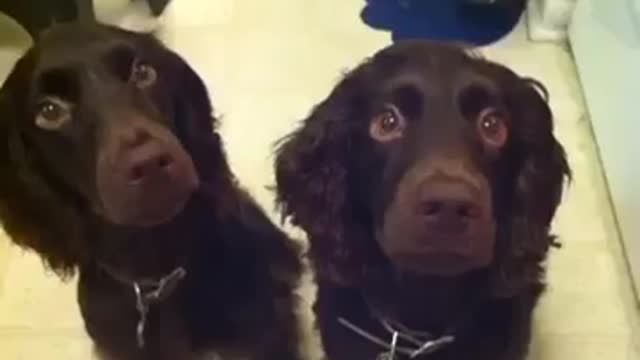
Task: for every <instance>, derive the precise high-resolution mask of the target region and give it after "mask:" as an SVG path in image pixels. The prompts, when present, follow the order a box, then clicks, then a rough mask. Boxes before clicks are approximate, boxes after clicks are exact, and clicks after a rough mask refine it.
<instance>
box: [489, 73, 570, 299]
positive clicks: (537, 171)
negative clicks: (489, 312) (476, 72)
mask: <svg viewBox="0 0 640 360" xmlns="http://www.w3.org/2000/svg"><path fill="white" fill-rule="evenodd" d="M547 97H548V93H547V91H546V89H545V88H544V86H543V85H542V84H540V83H539V82H537V81H535V80H532V79H527V78H518V79H517V80H516V81H515V82H514V83H513V84H512V85H511V86H509V93H508V94H507V100H508V102H509V104H508V106H509V109H510V111H511V112H512V117H513V123H514V124H513V129H512V133H513V136H512V138H513V140H512V143H511V148H510V151H509V152H510V154H508V156H509V157H510V161H511V164H510V172H511V173H510V174H509V175H510V176H509V178H511V179H513V183H512V184H511V185H510V187H511V191H512V194H511V198H510V202H511V203H510V204H508V209H509V210H508V212H509V213H508V214H507V215H506V219H508V220H507V221H506V222H507V224H504V225H505V226H503V227H502V228H501V230H500V234H499V238H498V249H497V252H498V259H497V264H496V265H497V268H496V270H497V272H498V274H497V275H498V277H497V281H496V291H497V292H498V293H502V294H504V295H508V294H510V293H513V292H515V291H518V290H519V289H522V288H523V287H525V286H526V285H527V284H531V283H539V282H540V281H541V280H542V276H543V274H544V269H543V264H542V262H543V261H544V259H545V258H546V255H547V251H548V249H549V247H550V246H551V245H553V244H554V237H553V236H551V235H550V234H549V232H550V226H551V221H552V219H553V217H554V215H555V212H556V209H557V207H558V205H559V203H560V200H561V197H562V193H563V190H564V185H565V180H567V179H569V178H570V176H571V172H570V168H569V164H568V162H567V159H566V155H565V152H564V149H563V147H562V145H561V144H560V143H559V142H558V140H557V139H556V138H555V136H554V134H553V116H552V112H551V109H550V107H549V105H548V104H547Z"/></svg>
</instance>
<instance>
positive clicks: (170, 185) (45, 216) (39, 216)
mask: <svg viewBox="0 0 640 360" xmlns="http://www.w3.org/2000/svg"><path fill="white" fill-rule="evenodd" d="M211 112H212V109H211V105H210V103H209V97H208V94H207V91H206V89H205V87H204V84H203V83H202V80H201V79H200V78H199V77H198V75H197V74H196V73H195V72H194V71H193V70H192V69H191V68H190V67H189V66H188V65H187V64H186V63H185V62H184V61H183V60H182V59H181V58H180V57H179V56H178V55H176V54H174V53H173V52H171V51H170V50H168V49H167V48H165V47H164V46H162V45H161V44H160V43H159V42H158V41H156V40H155V39H154V38H153V37H151V36H149V35H144V34H137V33H132V32H128V31H124V30H120V29H117V28H113V27H109V26H105V25H98V24H63V25H57V26H55V27H53V28H51V29H50V30H48V31H47V32H45V33H44V34H43V35H42V36H41V37H40V38H39V39H38V40H37V41H36V42H35V44H34V46H33V47H32V48H31V49H29V51H28V52H27V53H26V54H25V55H24V56H23V57H22V58H20V59H19V60H18V62H17V63H16V65H15V67H14V68H13V70H12V71H11V73H10V74H9V77H8V78H7V80H6V82H5V83H4V84H3V86H2V90H1V91H0V220H2V223H3V225H4V227H5V229H6V230H7V232H8V233H9V235H10V236H11V237H12V239H13V240H14V241H15V242H16V243H18V244H21V245H24V246H27V247H30V248H33V249H35V250H37V251H38V252H39V253H40V254H41V255H43V257H44V258H45V259H46V260H47V262H48V263H49V265H51V267H52V268H53V269H55V270H60V271H62V272H64V271H66V270H70V269H72V268H73V266H74V265H75V264H76V263H77V262H78V261H79V259H80V258H81V257H83V256H85V255H86V254H87V253H88V252H89V251H90V250H89V249H91V248H92V245H91V244H89V243H88V242H89V240H87V239H88V238H94V237H95V235H87V231H89V228H95V225H96V222H97V223H98V224H99V225H100V226H103V225H104V226H107V227H115V228H118V229H124V230H127V231H128V230H136V229H146V228H149V227H153V226H156V225H162V224H168V223H170V220H172V219H175V217H176V215H177V214H179V213H180V212H181V211H182V209H183V208H184V207H185V205H186V204H187V203H188V201H189V199H191V198H192V195H193V194H194V192H195V191H196V190H197V189H199V188H200V184H201V183H205V182H208V183H211V184H213V185H212V186H217V185H218V184H222V183H223V181H227V178H226V177H227V175H226V174H228V168H227V165H226V161H225V159H224V152H223V149H222V144H221V142H220V139H219V137H218V135H217V134H216V133H215V132H214V126H215V119H214V118H212V115H211ZM223 178H224V179H223ZM225 184H226V182H225ZM92 224H93V225H92ZM93 246H94V247H95V244H93Z"/></svg>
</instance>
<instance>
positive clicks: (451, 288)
mask: <svg viewBox="0 0 640 360" xmlns="http://www.w3.org/2000/svg"><path fill="white" fill-rule="evenodd" d="M478 276H481V275H479V274H472V275H468V276H463V277H459V278H438V277H428V276H415V275H406V274H395V275H393V276H391V277H390V279H388V280H389V281H385V282H377V284H371V285H368V286H365V289H364V290H363V296H364V299H365V301H366V302H367V304H368V306H369V308H370V311H371V313H372V315H373V316H375V317H379V318H383V319H386V320H389V321H392V322H397V323H401V324H402V325H404V326H406V327H408V328H411V329H414V330H423V331H430V332H435V333H441V332H446V331H447V330H449V329H451V328H455V327H456V326H458V325H457V324H458V323H460V322H464V321H465V318H466V317H468V316H470V315H471V314H470V312H472V311H473V309H474V308H475V307H476V304H477V302H478V298H479V296H481V295H480V293H481V291H482V290H481V289H478V288H477V287H478V285H477V283H478V281H477V279H476V278H477V277H478ZM474 280H476V281H474Z"/></svg>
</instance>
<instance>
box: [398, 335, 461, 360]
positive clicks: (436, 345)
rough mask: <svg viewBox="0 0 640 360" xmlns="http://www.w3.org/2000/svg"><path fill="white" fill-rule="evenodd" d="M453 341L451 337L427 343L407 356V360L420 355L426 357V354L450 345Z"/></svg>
mask: <svg viewBox="0 0 640 360" xmlns="http://www.w3.org/2000/svg"><path fill="white" fill-rule="evenodd" d="M454 340H455V338H454V337H453V336H443V337H441V338H439V339H436V340H431V341H427V342H426V343H424V344H423V345H422V346H421V347H420V348H419V349H417V350H416V351H414V352H413V353H411V355H409V358H410V359H413V358H415V357H418V356H420V355H426V354H429V353H432V352H434V351H436V350H438V349H440V348H441V347H443V346H445V345H447V344H449V343H452V342H453V341H454Z"/></svg>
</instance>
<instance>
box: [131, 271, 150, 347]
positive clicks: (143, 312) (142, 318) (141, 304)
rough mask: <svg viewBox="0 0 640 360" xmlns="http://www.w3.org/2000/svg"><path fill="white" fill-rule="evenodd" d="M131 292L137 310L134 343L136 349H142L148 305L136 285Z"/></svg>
mask: <svg viewBox="0 0 640 360" xmlns="http://www.w3.org/2000/svg"><path fill="white" fill-rule="evenodd" d="M133 290H134V291H135V293H136V309H137V310H138V316H139V318H138V325H137V326H136V343H137V344H138V348H140V349H142V348H143V347H144V330H145V327H146V325H147V314H148V313H149V304H147V301H146V299H145V297H144V294H143V293H142V290H141V289H140V285H138V283H134V284H133Z"/></svg>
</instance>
